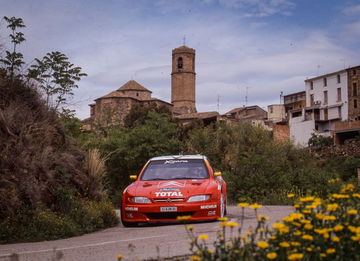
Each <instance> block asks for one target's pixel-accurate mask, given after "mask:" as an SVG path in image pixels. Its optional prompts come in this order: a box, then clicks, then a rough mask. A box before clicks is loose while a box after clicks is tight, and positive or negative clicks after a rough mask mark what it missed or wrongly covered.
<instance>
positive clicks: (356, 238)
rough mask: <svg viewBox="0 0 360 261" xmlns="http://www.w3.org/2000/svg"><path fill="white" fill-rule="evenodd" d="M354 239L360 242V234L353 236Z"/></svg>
mask: <svg viewBox="0 0 360 261" xmlns="http://www.w3.org/2000/svg"><path fill="white" fill-rule="evenodd" d="M351 240H352V241H359V242H360V234H357V235H356V236H352V237H351Z"/></svg>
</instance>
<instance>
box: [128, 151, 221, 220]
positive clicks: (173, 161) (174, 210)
mask: <svg viewBox="0 0 360 261" xmlns="http://www.w3.org/2000/svg"><path fill="white" fill-rule="evenodd" d="M131 178H132V179H135V182H134V183H132V184H131V185H129V186H128V187H127V188H126V189H125V190H124V192H123V195H122V204H121V220H122V223H123V225H124V226H126V227H129V226H136V225H137V224H138V223H143V222H159V221H176V220H177V217H179V216H190V218H189V220H212V219H217V218H219V217H223V216H224V215H225V214H226V183H225V181H224V180H223V179H222V177H221V172H214V170H213V168H212V167H211V166H210V163H209V161H208V160H207V158H206V157H205V156H201V155H174V156H162V157H155V158H151V159H150V160H149V161H148V162H147V163H146V164H145V166H144V168H143V169H142V171H141V172H140V175H139V176H131Z"/></svg>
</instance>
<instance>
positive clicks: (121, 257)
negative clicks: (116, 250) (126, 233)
mask: <svg viewBox="0 0 360 261" xmlns="http://www.w3.org/2000/svg"><path fill="white" fill-rule="evenodd" d="M116 258H117V260H121V259H123V258H124V256H123V255H117V256H116Z"/></svg>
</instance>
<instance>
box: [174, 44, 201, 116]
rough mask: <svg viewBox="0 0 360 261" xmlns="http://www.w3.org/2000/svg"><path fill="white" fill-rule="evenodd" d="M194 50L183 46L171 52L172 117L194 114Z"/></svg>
mask: <svg viewBox="0 0 360 261" xmlns="http://www.w3.org/2000/svg"><path fill="white" fill-rule="evenodd" d="M195 75H196V73H195V50H194V49H192V48H189V47H187V46H185V45H183V46H181V47H179V48H176V49H174V50H173V51H172V73H171V103H172V104H173V105H174V107H173V113H174V115H181V114H187V113H195V112H196V107H195Z"/></svg>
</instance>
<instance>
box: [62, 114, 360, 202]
mask: <svg viewBox="0 0 360 261" xmlns="http://www.w3.org/2000/svg"><path fill="white" fill-rule="evenodd" d="M134 115H138V116H139V117H138V118H137V120H134V121H132V122H131V124H128V126H129V127H119V126H112V127H108V128H101V129H97V128H98V127H97V126H95V125H94V126H93V127H94V130H93V132H89V133H77V132H74V128H73V127H74V126H75V125H74V124H73V125H67V126H68V127H69V131H70V132H72V133H74V136H76V137H77V139H78V140H79V142H80V143H81V144H82V147H83V149H90V148H98V149H99V150H100V152H101V153H102V155H109V160H108V161H107V163H106V165H107V170H108V176H107V180H108V182H107V189H108V191H109V192H110V195H111V198H112V200H113V202H114V203H116V204H117V205H118V204H120V202H119V201H120V195H121V192H122V190H123V189H124V188H125V186H127V185H128V184H130V182H131V181H130V180H129V178H128V177H129V175H134V174H139V172H140V170H141V168H142V166H143V165H144V164H145V163H146V161H147V160H148V159H149V158H150V157H154V156H159V155H172V154H203V155H206V156H207V157H208V158H209V159H210V161H211V162H212V165H213V166H215V168H217V169H218V170H220V171H222V172H223V177H224V179H225V180H226V182H227V184H228V200H229V202H233V203H235V202H238V201H239V200H241V201H242V200H246V201H249V202H255V201H256V202H259V203H262V204H289V203H290V200H289V199H288V198H287V197H286V195H287V194H288V193H296V194H298V195H305V194H307V193H310V192H312V193H316V194H317V195H318V196H322V197H325V196H326V195H327V194H328V193H329V192H330V191H333V190H334V189H335V190H336V189H338V188H339V186H341V182H336V183H331V182H330V183H329V182H328V181H329V180H333V179H337V178H338V179H339V180H340V181H341V180H343V181H349V180H350V181H351V180H354V179H355V177H356V167H357V166H360V159H359V158H352V157H346V158H339V157H338V158H328V159H317V158H314V157H313V156H312V155H311V154H310V152H309V150H308V149H306V148H299V147H296V146H294V145H292V144H291V143H289V142H279V141H275V140H274V139H273V137H272V134H271V132H269V131H267V130H265V129H263V128H261V127H254V126H251V125H250V124H241V125H229V124H225V123H218V124H212V125H209V126H203V125H202V124H201V123H199V122H194V123H193V124H192V125H190V126H187V127H181V126H180V125H178V124H177V123H176V122H174V119H172V118H171V116H170V114H169V113H166V112H162V111H160V112H159V111H157V110H156V108H149V107H136V108H134V109H133V110H132V111H131V112H130V115H129V117H128V119H136V117H135V116H134ZM73 123H74V122H73ZM334 162H336V164H335V165H336V166H335V165H334Z"/></svg>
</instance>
